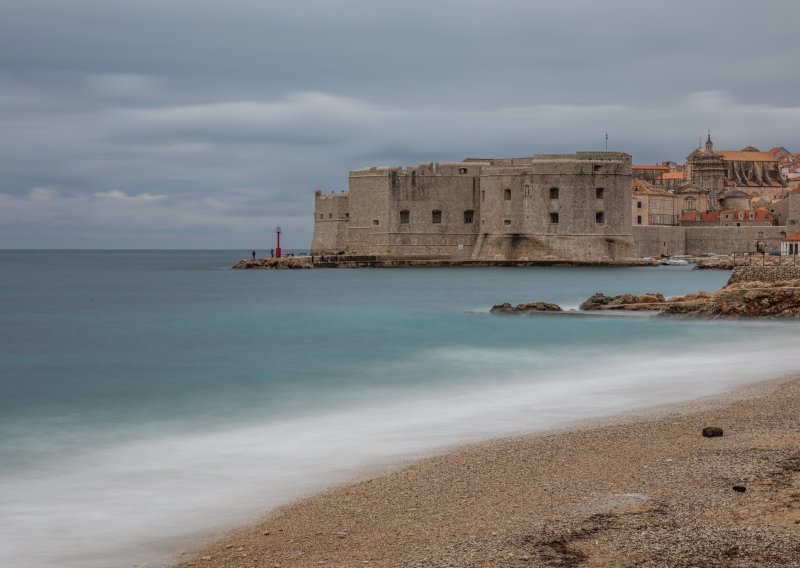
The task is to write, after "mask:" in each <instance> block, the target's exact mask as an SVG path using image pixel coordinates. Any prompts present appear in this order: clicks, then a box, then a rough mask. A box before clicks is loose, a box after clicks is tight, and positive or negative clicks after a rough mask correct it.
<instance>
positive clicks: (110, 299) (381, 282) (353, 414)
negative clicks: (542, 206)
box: [0, 251, 798, 567]
mask: <svg viewBox="0 0 800 568" xmlns="http://www.w3.org/2000/svg"><path fill="white" fill-rule="evenodd" d="M245 254H246V251H241V252H239V251H61V252H42V251H0V542H2V543H3V546H2V547H0V565H2V566H26V567H30V566H36V567H38V566H76V567H77V566H81V567H84V566H98V567H99V566H103V567H113V566H130V565H131V564H134V563H136V562H141V561H147V560H152V559H154V558H157V557H158V556H159V555H162V554H168V553H170V552H174V550H175V549H176V546H179V545H180V543H181V542H182V539H185V538H189V537H192V536H194V535H196V534H199V533H202V532H203V531H207V530H213V529H215V528H219V527H221V526H225V525H226V524H228V523H236V522H241V521H243V520H246V519H248V518H250V516H252V515H257V514H259V513H262V512H263V511H265V510H266V509H267V508H268V507H270V506H272V505H275V504H278V503H281V502H284V501H285V500H286V499H288V498H291V497H292V496H294V495H297V494H299V493H300V492H303V491H307V490H309V489H314V488H318V487H322V486H325V485H326V484H329V483H332V482H336V481H340V480H344V479H347V477H348V476H350V475H353V474H354V473H356V472H357V471H358V468H361V467H364V466H369V465H373V464H379V463H384V462H386V461H391V460H393V459H394V460H396V459H399V458H402V457H406V456H410V455H418V454H419V453H421V452H425V451H430V450H435V449H438V448H443V447H447V446H449V445H452V444H456V443H459V442H463V441H472V440H479V439H485V438H490V437H493V436H498V435H504V434H509V433H515V432H522V431H529V430H536V429H541V428H547V427H551V426H556V425H559V424H564V423H568V422H570V421H573V420H576V419H580V418H585V417H589V416H599V415H606V414H610V413H614V412H618V411H621V410H625V409H629V408H634V407H639V406H645V405H648V404H656V403H661V402H670V401H677V400H683V399H687V398H692V397H696V396H701V395H705V394H711V393H714V392H719V391H721V390H724V389H726V388H729V387H730V386H732V385H735V384H739V383H741V382H744V381H748V380H753V379H756V378H761V377H763V376H768V375H777V374H782V373H785V372H787V371H793V370H795V368H796V367H795V361H794V360H793V359H792V356H791V352H792V351H791V350H792V349H793V344H794V340H793V337H794V336H795V334H796V333H797V330H798V328H797V327H796V326H795V325H793V324H786V323H784V324H776V323H769V322H735V323H731V322H689V321H679V320H668V319H661V318H658V319H653V318H641V317H632V318H626V317H591V318H589V317H586V318H582V317H558V316H542V317H528V318H512V317H495V316H490V315H489V314H488V308H489V307H490V306H491V305H492V304H495V303H499V302H503V301H509V302H512V303H517V302H524V301H533V300H544V301H551V302H556V303H559V304H561V305H562V306H565V307H576V306H577V305H578V304H579V303H580V302H581V301H583V300H584V299H586V298H587V297H588V296H589V295H591V294H592V293H594V292H596V291H602V292H604V293H607V294H613V293H622V292H646V291H660V292H663V293H664V294H666V295H676V294H682V293H686V292H689V291H695V290H699V289H709V290H710V289H716V288H719V287H720V286H721V285H722V284H723V283H724V281H725V280H726V279H727V276H728V274H727V272H722V271H697V270H690V268H691V267H652V268H613V269H612V268H608V269H604V268H498V269H457V268H454V269H407V270H399V269H395V270H378V269H371V270H370V269H367V270H303V271H294V270H293V271H233V270H228V269H227V268H228V267H229V266H230V265H232V264H234V263H235V262H236V261H237V260H238V259H239V258H240V257H241V256H244V255H245ZM23 559H24V560H23Z"/></svg>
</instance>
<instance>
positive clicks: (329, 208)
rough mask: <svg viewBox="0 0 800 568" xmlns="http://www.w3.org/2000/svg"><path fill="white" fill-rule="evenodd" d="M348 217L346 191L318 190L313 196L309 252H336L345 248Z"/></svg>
mask: <svg viewBox="0 0 800 568" xmlns="http://www.w3.org/2000/svg"><path fill="white" fill-rule="evenodd" d="M349 217H350V213H349V196H348V194H347V193H322V192H319V191H318V192H317V193H316V194H315V196H314V234H313V235H312V237H311V253H312V254H336V253H339V252H341V251H343V250H345V247H346V246H347V225H348V222H349Z"/></svg>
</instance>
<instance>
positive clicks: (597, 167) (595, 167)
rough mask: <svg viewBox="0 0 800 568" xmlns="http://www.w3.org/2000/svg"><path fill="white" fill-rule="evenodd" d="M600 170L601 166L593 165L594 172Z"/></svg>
mask: <svg viewBox="0 0 800 568" xmlns="http://www.w3.org/2000/svg"><path fill="white" fill-rule="evenodd" d="M602 169H603V166H601V165H600V164H595V165H594V171H596V172H599V171H600V170H602Z"/></svg>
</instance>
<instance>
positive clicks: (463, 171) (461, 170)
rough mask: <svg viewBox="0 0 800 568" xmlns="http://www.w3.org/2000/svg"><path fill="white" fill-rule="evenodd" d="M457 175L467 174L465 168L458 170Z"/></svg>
mask: <svg viewBox="0 0 800 568" xmlns="http://www.w3.org/2000/svg"><path fill="white" fill-rule="evenodd" d="M458 173H460V174H465V173H467V168H458Z"/></svg>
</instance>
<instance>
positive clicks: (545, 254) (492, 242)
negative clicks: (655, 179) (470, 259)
mask: <svg viewBox="0 0 800 568" xmlns="http://www.w3.org/2000/svg"><path fill="white" fill-rule="evenodd" d="M477 249H478V250H477V251H476V258H475V260H541V261H548V260H552V261H574V262H609V261H625V260H631V259H633V258H634V257H635V251H634V245H633V240H632V239H631V237H630V235H627V236H606V235H530V234H517V235H507V234H501V235H498V234H485V235H481V236H480V238H479V243H478V247H477Z"/></svg>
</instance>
